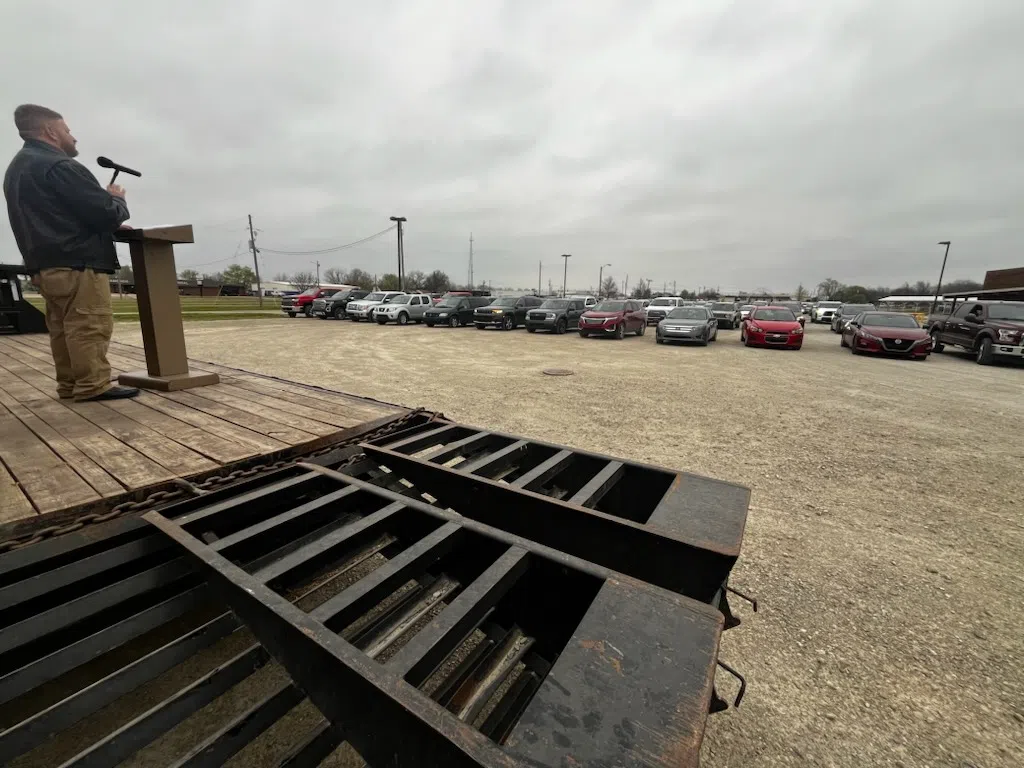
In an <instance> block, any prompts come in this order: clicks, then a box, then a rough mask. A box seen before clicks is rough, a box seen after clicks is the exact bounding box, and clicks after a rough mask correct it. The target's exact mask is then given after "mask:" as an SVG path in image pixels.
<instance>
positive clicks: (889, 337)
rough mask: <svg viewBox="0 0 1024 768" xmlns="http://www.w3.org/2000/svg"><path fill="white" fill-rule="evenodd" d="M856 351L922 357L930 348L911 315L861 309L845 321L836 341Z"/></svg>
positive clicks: (929, 340)
mask: <svg viewBox="0 0 1024 768" xmlns="http://www.w3.org/2000/svg"><path fill="white" fill-rule="evenodd" d="M839 343H840V344H841V345H842V346H844V347H849V348H850V351H851V352H852V353H853V354H855V355H859V354H860V353H862V352H870V353H872V354H876V355H900V356H901V357H911V358H913V359H915V360H924V359H926V358H927V357H928V355H929V353H930V352H931V351H932V344H931V337H930V336H929V335H928V331H926V330H925V329H924V328H922V327H921V326H920V324H918V322H917V320H916V319H915V318H914V316H913V315H906V314H903V313H901V312H861V313H860V314H859V315H857V316H856V317H855V318H853V320H851V321H850V322H849V323H847V325H846V328H845V330H843V336H842V340H841V341H840V342H839Z"/></svg>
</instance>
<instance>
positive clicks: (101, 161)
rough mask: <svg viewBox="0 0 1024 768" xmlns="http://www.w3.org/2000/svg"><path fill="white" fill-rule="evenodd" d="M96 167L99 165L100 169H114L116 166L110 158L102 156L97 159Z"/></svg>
mask: <svg viewBox="0 0 1024 768" xmlns="http://www.w3.org/2000/svg"><path fill="white" fill-rule="evenodd" d="M96 165H98V166H99V167H100V168H114V167H115V165H116V164H115V163H114V161H113V160H111V159H110V158H109V157H103V156H102V155H101V156H100V157H97V158H96Z"/></svg>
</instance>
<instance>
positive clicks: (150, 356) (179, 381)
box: [114, 224, 220, 392]
mask: <svg viewBox="0 0 1024 768" xmlns="http://www.w3.org/2000/svg"><path fill="white" fill-rule="evenodd" d="M114 239H115V240H117V241H118V242H122V243H128V247H129V249H130V251H131V255H132V272H133V273H134V275H135V294H136V296H138V301H139V321H140V322H141V324H142V343H143V346H144V347H145V350H146V368H147V370H145V371H130V372H127V373H122V374H121V375H120V376H118V377H117V381H118V383H119V384H124V385H125V386H129V387H144V388H146V389H158V390H161V391H163V392H172V391H174V390H178V389H190V388H192V387H205V386H206V385H207V384H216V383H217V382H219V381H220V377H219V376H218V375H217V374H216V373H193V372H191V371H189V369H188V355H186V353H185V330H184V328H183V327H182V324H181V299H180V298H179V296H178V271H177V269H176V268H175V266H174V246H175V245H178V244H180V243H193V242H195V240H194V238H193V236H192V225H191V224H181V225H177V226H169V227H145V228H141V229H120V230H118V231H117V232H116V233H115V235H114Z"/></svg>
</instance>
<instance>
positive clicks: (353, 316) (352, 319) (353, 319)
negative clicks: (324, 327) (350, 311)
mask: <svg viewBox="0 0 1024 768" xmlns="http://www.w3.org/2000/svg"><path fill="white" fill-rule="evenodd" d="M349 320H351V321H352V322H353V323H358V322H359V318H358V317H356V316H355V315H352V316H351V317H349Z"/></svg>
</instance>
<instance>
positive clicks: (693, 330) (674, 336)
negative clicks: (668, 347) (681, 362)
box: [655, 307, 718, 347]
mask: <svg viewBox="0 0 1024 768" xmlns="http://www.w3.org/2000/svg"><path fill="white" fill-rule="evenodd" d="M717 338H718V320H717V319H716V318H715V315H714V313H713V312H712V311H711V310H710V309H708V308H707V307H676V308H675V309H673V310H672V311H671V312H669V313H668V315H667V316H666V317H665V319H664V320H662V321H660V322H659V323H658V328H657V331H656V332H655V339H657V342H658V343H659V344H664V343H665V342H666V341H688V342H695V343H697V344H700V345H701V346H705V347H706V346H707V345H708V344H709V343H710V342H712V341H714V340H715V339H717Z"/></svg>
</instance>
